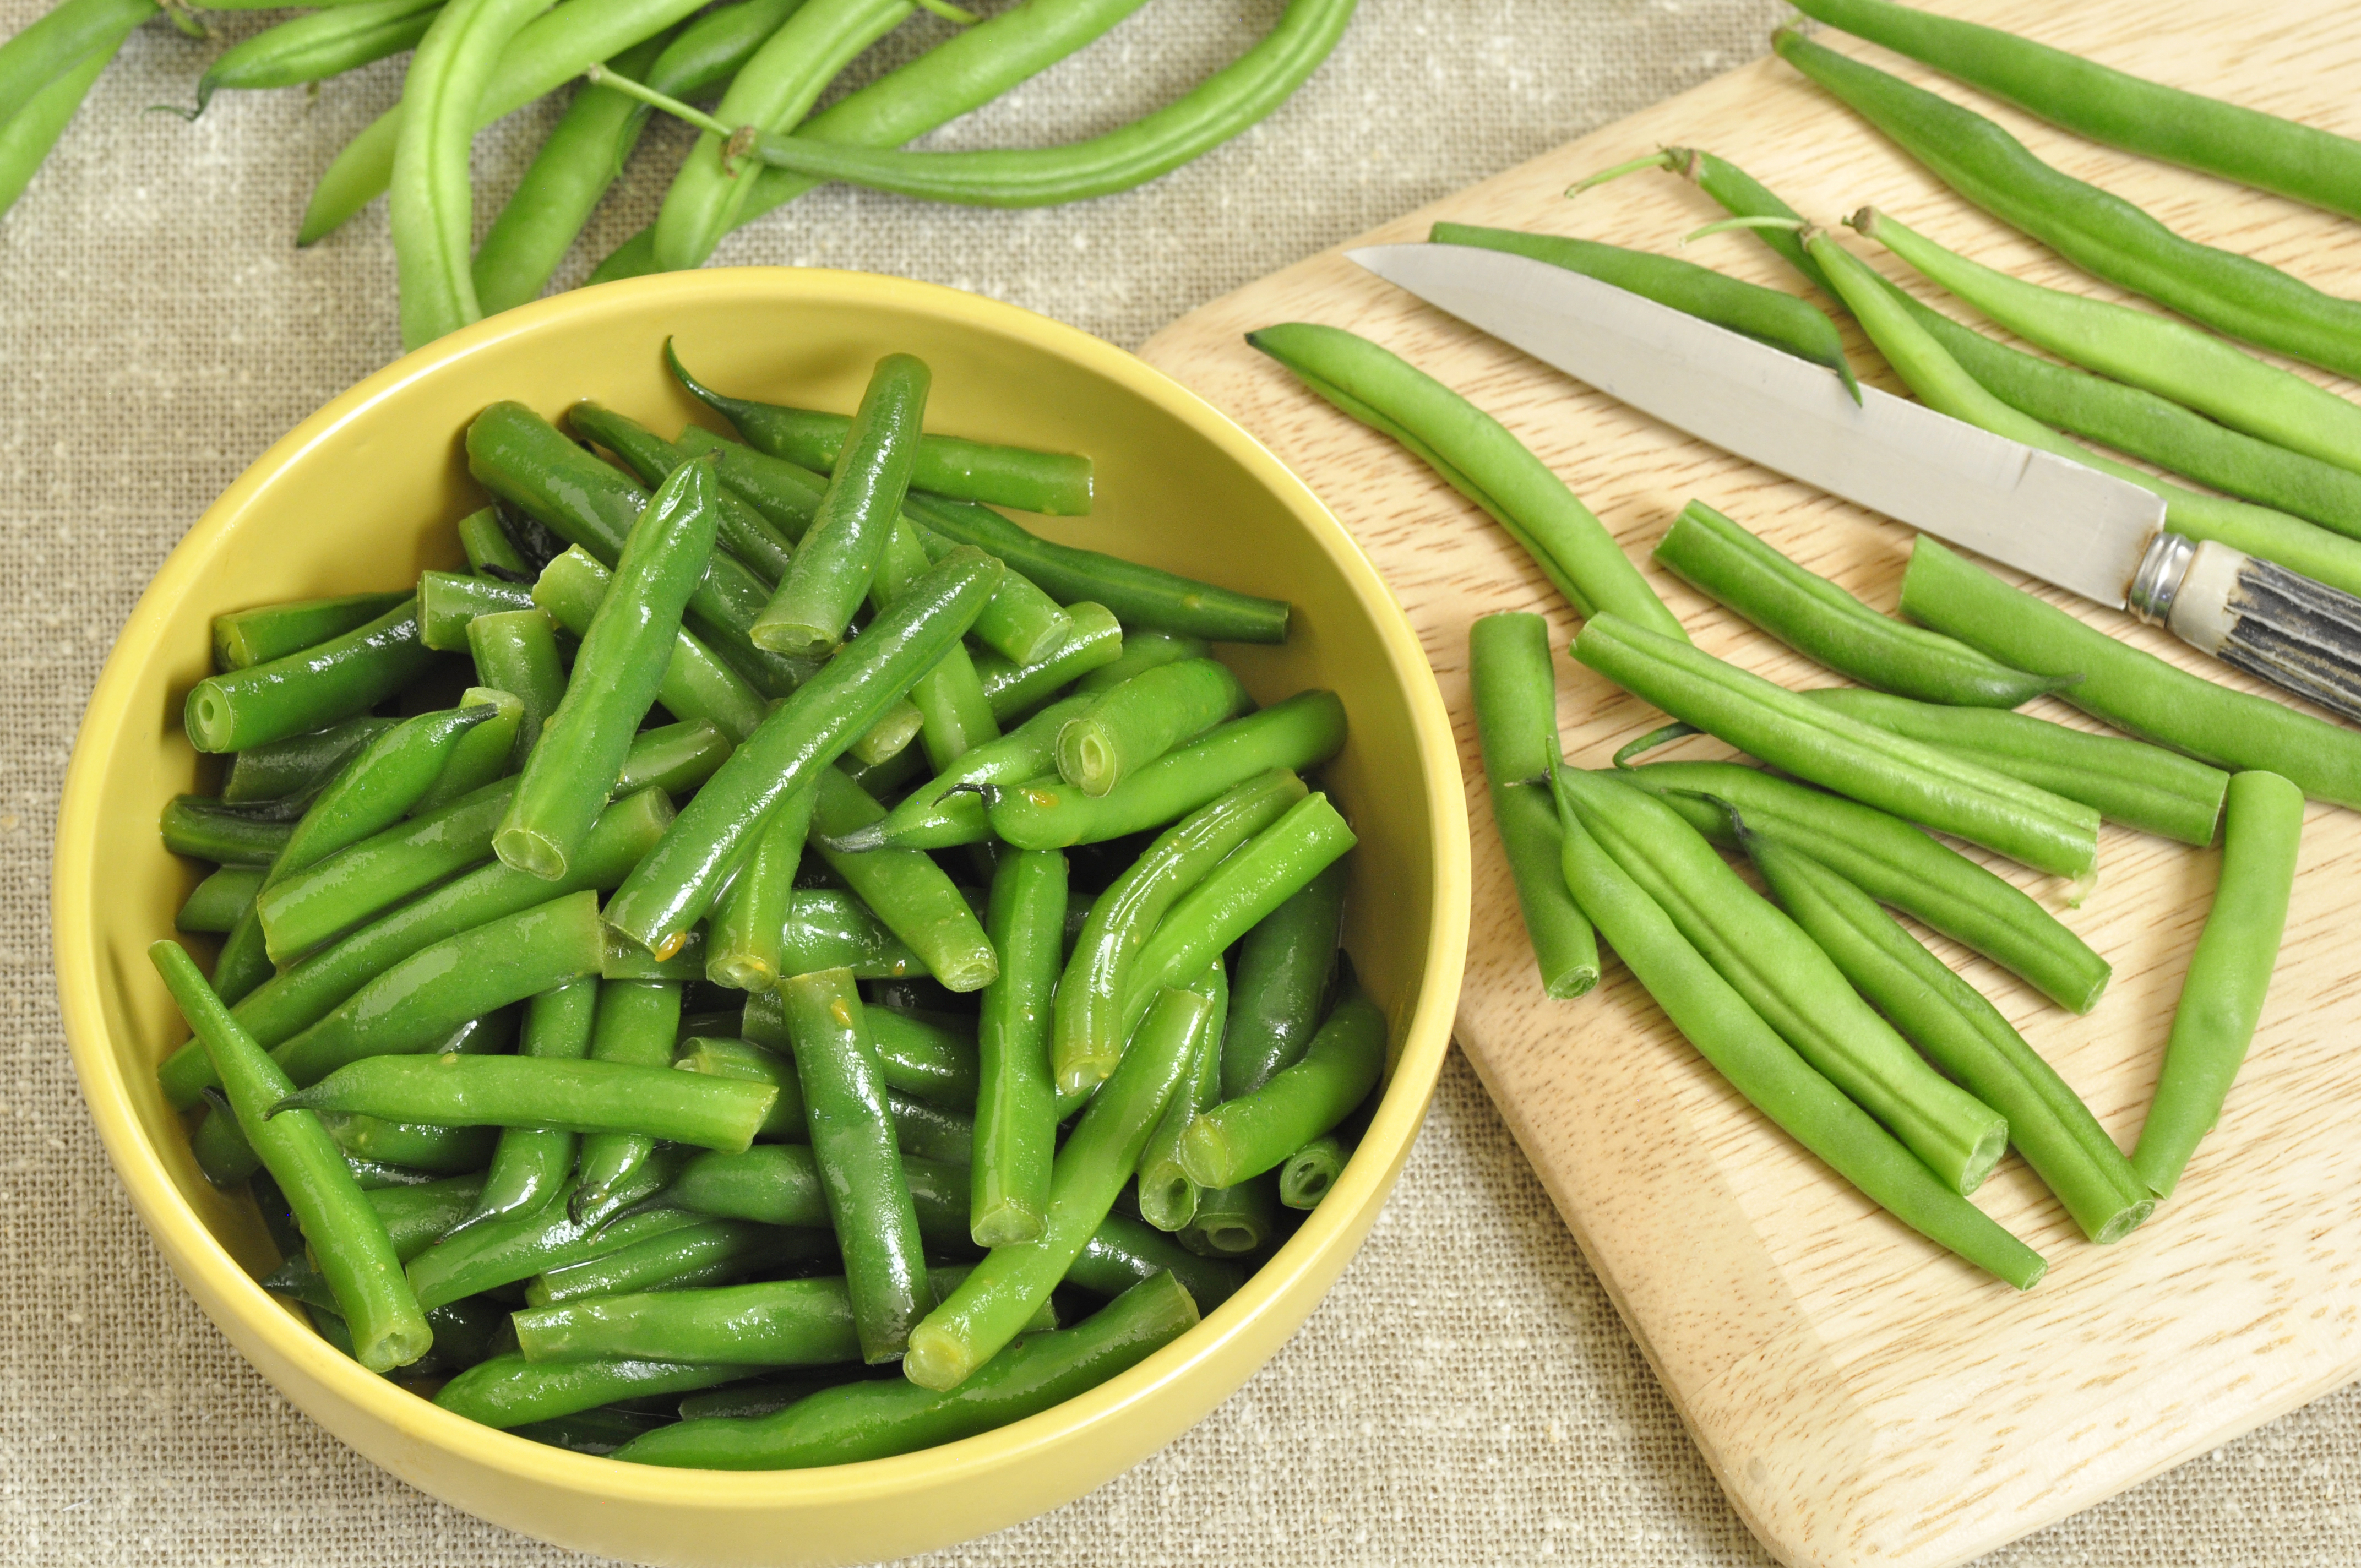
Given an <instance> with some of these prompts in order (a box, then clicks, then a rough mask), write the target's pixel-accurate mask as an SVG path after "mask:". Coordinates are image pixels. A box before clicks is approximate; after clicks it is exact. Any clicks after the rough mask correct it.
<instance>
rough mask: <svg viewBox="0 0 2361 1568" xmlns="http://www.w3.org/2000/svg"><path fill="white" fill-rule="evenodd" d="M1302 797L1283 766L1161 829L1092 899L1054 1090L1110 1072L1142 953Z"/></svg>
mask: <svg viewBox="0 0 2361 1568" xmlns="http://www.w3.org/2000/svg"><path fill="white" fill-rule="evenodd" d="M1307 793H1308V791H1307V790H1306V789H1305V787H1304V784H1303V781H1302V780H1301V778H1299V777H1298V776H1297V775H1296V774H1294V773H1291V772H1289V771H1288V770H1286V769H1272V770H1270V771H1269V772H1268V773H1258V774H1257V775H1255V776H1254V777H1252V778H1249V779H1247V780H1246V781H1245V782H1244V783H1241V784H1235V785H1233V786H1231V787H1230V788H1229V789H1227V790H1225V791H1224V792H1223V793H1222V794H1221V795H1218V796H1216V797H1215V798H1214V799H1213V800H1212V801H1210V802H1208V803H1206V804H1205V805H1204V806H1200V807H1198V808H1197V810H1195V811H1194V812H1192V813H1191V814H1190V815H1189V816H1188V817H1184V818H1183V819H1182V820H1181V821H1180V822H1178V823H1176V824H1174V825H1173V826H1172V827H1171V828H1168V829H1166V830H1165V831H1164V832H1163V833H1162V834H1160V835H1159V837H1158V838H1157V839H1156V840H1155V842H1153V843H1151V844H1150V845H1148V848H1147V849H1146V850H1143V851H1141V853H1140V856H1139V858H1138V859H1137V861H1133V862H1132V864H1131V866H1130V867H1129V868H1128V869H1127V870H1126V871H1125V872H1124V873H1123V874H1122V875H1121V876H1118V877H1117V878H1115V881H1114V882H1112V883H1109V884H1108V885H1107V888H1106V891H1105V892H1104V893H1102V894H1099V896H1098V898H1097V899H1096V900H1095V901H1094V902H1093V904H1092V905H1091V913H1090V916H1089V918H1088V919H1086V920H1084V921H1083V923H1082V931H1081V933H1080V934H1079V935H1078V936H1077V938H1075V941H1074V949H1073V953H1072V955H1071V957H1070V958H1069V959H1067V960H1066V970H1065V974H1064V976H1063V977H1062V978H1061V979H1060V981H1059V982H1058V992H1057V999H1056V1016H1055V1022H1054V1025H1053V1030H1052V1035H1051V1040H1052V1045H1051V1050H1050V1060H1051V1063H1052V1065H1053V1070H1054V1073H1055V1076H1056V1080H1057V1085H1058V1089H1059V1091H1060V1092H1061V1093H1066V1094H1076V1093H1081V1092H1082V1091H1085V1090H1087V1089H1088V1088H1089V1087H1090V1086H1091V1085H1093V1084H1095V1083H1097V1082H1099V1081H1100V1080H1103V1079H1104V1078H1105V1077H1106V1076H1107V1074H1109V1073H1111V1072H1113V1071H1114V1070H1115V1063H1116V1062H1117V1061H1118V1060H1119V1059H1121V1058H1122V1055H1123V1050H1124V1041H1125V1038H1126V1035H1127V1034H1128V1029H1127V1027H1126V1024H1125V1021H1124V1003H1125V1002H1126V999H1127V998H1128V997H1129V996H1130V994H1131V992H1132V990H1133V978H1134V976H1135V975H1136V974H1137V971H1138V964H1139V959H1140V955H1141V950H1142V949H1143V948H1146V947H1147V945H1148V938H1150V937H1152V936H1153V935H1154V934H1155V933H1156V932H1157V930H1158V929H1159V927H1160V926H1161V924H1162V922H1163V921H1164V919H1165V918H1166V916H1167V915H1168V914H1169V913H1170V911H1171V909H1172V907H1173V905H1176V904H1178V903H1179V902H1180V900H1181V899H1182V898H1184V897H1185V896H1187V895H1188V894H1189V893H1190V892H1191V890H1193V889H1194V888H1196V887H1197V886H1198V885H1199V884H1200V883H1202V882H1203V881H1204V880H1205V878H1206V876H1207V875H1208V874H1209V873H1210V872H1213V869H1214V868H1215V867H1216V866H1219V865H1221V864H1222V863H1223V862H1224V861H1225V860H1227V859H1228V858H1229V856H1230V855H1231V854H1232V853H1233V852H1234V851H1235V850H1237V849H1238V847H1239V846H1241V845H1243V844H1245V843H1246V841H1247V840H1248V839H1252V838H1253V837H1254V836H1255V835H1256V834H1257V833H1260V832H1263V831H1264V830H1266V829H1267V828H1269V827H1271V825H1272V824H1274V823H1276V822H1278V821H1279V818H1280V817H1283V816H1285V815H1286V813H1287V812H1288V811H1290V809H1292V808H1293V807H1294V806H1295V805H1296V804H1297V803H1298V802H1300V801H1301V800H1302V799H1303V798H1304V797H1305V795H1307ZM1187 978H1194V977H1193V975H1192V976H1190V977H1187Z"/></svg>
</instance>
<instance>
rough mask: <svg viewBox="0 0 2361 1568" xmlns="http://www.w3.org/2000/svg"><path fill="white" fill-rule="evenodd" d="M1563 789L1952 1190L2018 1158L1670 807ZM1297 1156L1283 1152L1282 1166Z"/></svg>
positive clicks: (1812, 1056)
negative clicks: (2010, 1156) (2007, 1157)
mask: <svg viewBox="0 0 2361 1568" xmlns="http://www.w3.org/2000/svg"><path fill="white" fill-rule="evenodd" d="M1556 777H1557V792H1558V801H1559V804H1560V808H1561V811H1562V812H1568V813H1571V814H1573V817H1574V818H1575V819H1576V820H1578V822H1579V823H1580V826H1581V828H1582V830H1583V832H1584V834H1585V835H1586V837H1587V838H1588V839H1590V841H1592V842H1593V843H1596V844H1597V845H1598V847H1599V848H1600V849H1602V850H1605V851H1606V852H1607V853H1608V854H1609V855H1610V856H1612V857H1613V858H1614V860H1615V862H1616V863H1617V864H1618V865H1620V866H1621V867H1622V868H1623V870H1624V872H1626V873H1628V874H1629V875H1630V876H1631V880H1632V881H1634V882H1636V883H1639V885H1640V886H1641V888H1642V890H1644V891H1645V892H1646V894H1647V895H1648V897H1649V900H1650V901H1651V902H1652V903H1653V904H1654V905H1656V907H1657V908H1659V909H1661V910H1663V911H1664V914H1665V915H1666V916H1669V917H1670V918H1671V920H1672V922H1673V924H1674V925H1675V926H1676V927H1679V928H1680V933H1681V936H1682V937H1683V938H1685V939H1686V941H1687V942H1688V944H1689V945H1690V946H1691V947H1693V948H1696V949H1697V952H1699V953H1700V954H1702V955H1703V956H1704V958H1705V959H1706V961H1707V962H1708V963H1710V964H1711V965H1712V966H1713V967H1714V969H1715V970H1717V971H1718V972H1719V974H1720V975H1721V977H1722V978H1723V979H1724V980H1726V981H1729V982H1730V987H1731V989H1733V990H1735V991H1736V992H1738V994H1739V995H1740V996H1741V997H1743V998H1745V1000H1746V1003H1747V1005H1748V1006H1749V1007H1750V1008H1752V1010H1753V1011H1754V1012H1755V1013H1756V1014H1760V1015H1761V1017H1762V1018H1763V1022H1764V1023H1766V1024H1768V1025H1771V1027H1772V1028H1773V1029H1775V1030H1777V1031H1778V1032H1779V1035H1780V1037H1781V1038H1783V1039H1784V1040H1785V1041H1786V1042H1787V1043H1788V1044H1789V1045H1791V1046H1793V1047H1795V1049H1796V1051H1797V1052H1798V1053H1800V1054H1801V1055H1802V1056H1803V1058H1804V1059H1805V1060H1806V1061H1807V1062H1809V1063H1811V1064H1812V1066H1813V1067H1814V1068H1815V1069H1817V1070H1818V1071H1819V1072H1820V1073H1822V1074H1823V1075H1824V1076H1826V1077H1827V1078H1828V1080H1829V1081H1830V1082H1831V1083H1834V1084H1835V1085H1836V1086H1837V1087H1838V1088H1839V1089H1840V1090H1842V1091H1844V1092H1845V1093H1846V1094H1847V1095H1849V1096H1850V1097H1851V1098H1852V1100H1853V1101H1854V1102H1856V1103H1858V1104H1859V1105H1860V1106H1861V1109H1862V1110H1864V1111H1867V1112H1868V1113H1870V1114H1871V1115H1872V1116H1874V1117H1876V1118H1877V1119H1878V1120H1879V1121H1880V1122H1882V1123H1883V1124H1885V1126H1886V1127H1887V1128H1889V1129H1890V1130H1891V1131H1892V1132H1893V1133H1894V1136H1895V1137H1897V1138H1899V1139H1901V1140H1902V1142H1903V1144H1904V1145H1905V1146H1907V1147H1908V1148H1909V1149H1910V1151H1911V1152H1912V1153H1913V1154H1915V1155H1916V1156H1917V1157H1919V1158H1920V1159H1921V1160H1922V1161H1924V1162H1925V1164H1926V1166H1927V1169H1929V1170H1931V1171H1933V1172H1934V1173H1935V1175H1936V1177H1937V1178H1938V1179H1940V1180H1941V1181H1942V1182H1943V1183H1944V1185H1945V1186H1947V1187H1949V1189H1950V1190H1953V1191H1955V1192H1960V1193H1968V1192H1972V1191H1974V1190H1976V1188H1977V1187H1978V1186H1980V1185H1982V1181H1983V1179H1984V1177H1985V1176H1986V1175H1987V1174H1989V1173H1990V1172H1991V1170H1992V1168H1993V1165H1994V1164H1995V1163H1996V1162H1997V1161H1998V1160H1999V1159H2000V1157H2001V1156H2002V1154H2004V1152H2006V1149H2007V1143H2008V1124H2007V1123H2006V1121H2004V1119H2003V1118H2002V1117H2001V1116H2000V1114H1999V1113H1996V1112H1994V1111H1993V1109H1992V1108H1991V1107H1989V1106H1987V1105H1985V1104H1984V1103H1982V1102H1981V1101H1979V1100H1977V1099H1976V1098H1975V1097H1974V1096H1972V1095H1971V1094H1969V1093H1968V1092H1967V1091H1964V1090H1962V1089H1960V1087H1959V1086H1958V1085H1956V1084H1954V1083H1952V1082H1951V1081H1950V1080H1948V1079H1945V1078H1943V1077H1941V1076H1940V1075H1938V1073H1937V1072H1936V1071H1935V1069H1932V1068H1930V1067H1928V1066H1927V1063H1926V1062H1925V1061H1924V1060H1923V1059H1922V1058H1920V1057H1919V1056H1918V1055H1917V1053H1916V1052H1915V1051H1913V1050H1912V1049H1911V1048H1910V1047H1909V1045H1908V1044H1907V1043H1906V1042H1905V1041H1904V1040H1903V1038H1902V1037H1901V1036H1899V1035H1898V1034H1896V1033H1895V1032H1894V1029H1893V1027H1892V1026H1891V1025H1888V1024H1887V1023H1886V1022H1885V1021H1884V1020H1883V1019H1882V1018H1880V1017H1879V1016H1878V1015H1877V1014H1875V1013H1873V1012H1872V1011H1871V1010H1870V1008H1869V1005H1868V1004H1867V1003H1864V1002H1862V1001H1861V997H1860V995H1859V994H1858V993H1856V992H1854V991H1853V989H1852V987H1851V986H1850V984H1849V983H1848V982H1847V981H1846V980H1845V978H1844V975H1843V974H1842V972H1841V971H1839V970H1838V968H1837V967H1836V965H1835V964H1834V963H1833V962H1831V961H1830V960H1829V959H1828V955H1827V954H1826V953H1824V952H1822V951H1821V950H1820V948H1819V947H1818V945H1817V944H1816V943H1815V942H1814V941H1813V940H1812V938H1810V937H1808V936H1806V934H1805V933H1804V931H1803V930H1802V929H1800V928H1799V927H1797V926H1796V925H1795V922H1794V921H1792V920H1790V919H1789V918H1788V917H1787V916H1784V915H1783V914H1781V913H1780V911H1779V910H1778V909H1777V908H1776V907H1775V906H1773V905H1772V904H1771V903H1769V902H1768V901H1767V900H1765V899H1764V898H1763V896H1762V895H1761V894H1758V893H1756V892H1755V891H1754V890H1753V889H1752V887H1750V886H1748V885H1747V883H1746V882H1745V881H1744V879H1742V878H1741V877H1740V876H1739V874H1738V873H1737V872H1734V871H1732V870H1730V867H1729V865H1728V864H1726V863H1725V862H1724V861H1723V860H1722V858H1721V857H1720V856H1719V855H1718V854H1716V853H1715V852H1714V850H1713V848H1712V846H1711V845H1709V844H1708V843H1707V842H1706V840H1705V839H1704V838H1703V837H1702V836H1701V835H1700V834H1698V833H1697V831H1696V830H1695V829H1693V828H1690V827H1689V825H1688V824H1687V823H1686V821H1684V820H1682V818H1681V817H1679V816H1678V815H1677V814H1676V813H1675V812H1674V811H1673V809H1672V808H1671V807H1670V806H1667V805H1665V804H1664V802H1663V801H1662V800H1659V799H1657V798H1655V797H1654V796H1653V795H1651V794H1649V793H1648V792H1646V791H1644V790H1641V789H1637V788H1634V787H1632V786H1631V784H1627V783H1626V782H1624V781H1623V780H1622V779H1620V778H1619V777H1609V776H1602V775H1598V774H1594V773H1576V772H1574V771H1572V770H1568V769H1561V770H1559V773H1558V774H1557V775H1556ZM1320 1130H1321V1131H1325V1129H1324V1128H1323V1129H1320ZM1305 1141H1308V1140H1305ZM1290 1152H1292V1151H1291V1150H1284V1149H1283V1150H1280V1151H1279V1153H1278V1154H1277V1155H1275V1156H1274V1157H1273V1163H1276V1162H1277V1161H1278V1160H1280V1159H1284V1158H1286V1157H1287V1156H1288V1154H1289V1153H1290Z"/></svg>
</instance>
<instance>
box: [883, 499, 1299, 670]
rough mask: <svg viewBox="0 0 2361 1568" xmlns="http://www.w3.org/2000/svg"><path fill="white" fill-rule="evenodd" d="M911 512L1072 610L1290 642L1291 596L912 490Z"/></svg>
mask: <svg viewBox="0 0 2361 1568" xmlns="http://www.w3.org/2000/svg"><path fill="white" fill-rule="evenodd" d="M908 507H909V512H910V515H911V516H912V517H913V518H915V519H917V521H919V522H922V523H924V524H925V525H926V526H927V527H928V528H930V529H933V530H934V531H935V532H937V533H939V534H942V535H943V536H944V537H946V538H948V539H950V540H953V541H956V542H957V543H961V544H972V545H974V546H976V547H977V548H978V549H982V550H989V551H990V552H992V554H994V555H997V556H999V557H1000V558H1001V559H1003V560H1004V561H1006V562H1007V563H1008V566H1009V569H1010V570H1011V571H1016V572H1021V573H1023V574H1024V575H1025V576H1027V577H1029V578H1031V579H1032V580H1033V581H1034V582H1036V583H1038V584H1039V585H1040V586H1041V587H1043V588H1046V589H1047V590H1049V593H1050V594H1051V595H1052V596H1053V597H1054V598H1058V599H1060V600H1061V601H1063V602H1064V604H1065V605H1066V608H1067V609H1069V610H1071V609H1073V608H1074V607H1075V606H1076V605H1078V604H1099V605H1104V606H1105V607H1106V608H1107V609H1111V610H1113V611H1114V612H1115V615H1116V616H1117V617H1118V618H1120V619H1121V620H1122V621H1123V623H1124V624H1125V625H1126V626H1152V627H1155V628H1157V629H1159V630H1164V631H1176V632H1180V633H1181V634H1182V635H1184V636H1190V637H1202V638H1205V639H1207V640H1208V641H1214V642H1284V641H1287V618H1288V614H1289V610H1288V605H1287V601H1286V600H1284V599H1273V598H1259V597H1257V596H1256V595H1253V594H1245V593H1239V592H1237V591H1236V590H1235V589H1232V588H1223V587H1214V586H1213V584H1211V583H1201V582H1198V581H1196V580H1195V579H1194V578H1191V577H1184V576H1180V575H1179V574H1177V573H1173V572H1167V571H1164V570H1163V569H1161V568H1160V567H1156V566H1148V565H1141V564H1140V563H1138V562H1136V561H1126V560H1124V559H1123V558H1122V557H1120V556H1115V555H1109V554H1104V553H1102V552H1100V551H1096V550H1082V549H1077V548H1076V547H1075V546H1073V545H1071V544H1059V543H1053V542H1051V541H1049V540H1047V539H1042V538H1038V537H1037V536H1036V535H1034V534H1033V533H1031V532H1027V530H1025V529H1024V528H1021V527H1019V526H1018V525H1017V524H1016V523H1014V522H1012V521H1009V520H1008V519H1007V518H1005V517H1003V516H1001V515H1000V513H998V512H996V511H994V510H992V509H991V508H990V507H986V506H978V505H976V504H975V503H974V502H972V501H959V500H950V499H944V498H941V497H937V496H930V495H919V494H917V493H915V492H914V493H913V494H912V496H911V498H910V500H909V503H908Z"/></svg>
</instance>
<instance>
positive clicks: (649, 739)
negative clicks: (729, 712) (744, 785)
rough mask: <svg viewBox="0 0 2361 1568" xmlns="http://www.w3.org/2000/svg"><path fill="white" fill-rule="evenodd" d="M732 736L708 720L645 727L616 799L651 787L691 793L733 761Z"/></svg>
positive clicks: (635, 742) (620, 780)
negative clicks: (726, 763)
mask: <svg viewBox="0 0 2361 1568" xmlns="http://www.w3.org/2000/svg"><path fill="white" fill-rule="evenodd" d="M730 750H731V747H730V737H729V736H727V735H725V734H723V733H722V732H721V730H720V729H719V727H718V726H716V725H715V724H713V723H712V722H711V721H709V720H708V719H703V718H685V719H683V720H681V721H680V722H679V723H678V724H662V725H656V726H654V727H653V728H650V729H642V730H641V731H640V733H639V735H638V737H637V738H636V739H634V740H632V741H631V753H630V755H628V756H626V757H625V758H624V759H623V772H622V776H621V777H620V778H618V779H617V780H616V781H615V798H616V799H618V800H620V799H622V798H623V797H624V796H625V795H635V794H637V793H638V792H640V791H641V790H643V789H649V788H654V789H659V790H662V791H664V793H665V794H666V795H688V794H690V793H692V792H694V791H695V790H696V789H697V787H698V786H699V785H701V784H704V783H705V781H706V780H708V779H709V778H711V777H712V776H713V774H714V772H715V771H716V770H717V769H719V767H720V766H721V764H722V763H724V762H728V761H729V760H730Z"/></svg>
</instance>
